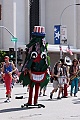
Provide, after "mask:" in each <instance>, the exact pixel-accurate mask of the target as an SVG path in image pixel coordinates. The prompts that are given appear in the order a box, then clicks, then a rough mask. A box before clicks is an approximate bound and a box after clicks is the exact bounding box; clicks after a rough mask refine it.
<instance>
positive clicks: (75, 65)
mask: <svg viewBox="0 0 80 120" xmlns="http://www.w3.org/2000/svg"><path fill="white" fill-rule="evenodd" d="M78 70H79V67H78V60H77V59H74V60H73V61H72V66H71V67H70V76H71V77H70V78H71V79H70V80H71V93H70V95H71V96H72V93H73V88H74V87H75V89H74V97H77V96H76V93H77V92H78V78H77V76H76V75H77V74H76V73H77V72H78Z"/></svg>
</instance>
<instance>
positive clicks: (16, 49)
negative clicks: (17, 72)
mask: <svg viewBox="0 0 80 120" xmlns="http://www.w3.org/2000/svg"><path fill="white" fill-rule="evenodd" d="M0 28H4V29H5V30H7V32H8V33H9V34H10V35H11V36H12V37H13V38H15V36H14V35H13V34H12V33H11V32H10V31H9V29H7V28H6V27H5V26H0ZM15 58H16V60H15V64H16V67H17V41H15Z"/></svg>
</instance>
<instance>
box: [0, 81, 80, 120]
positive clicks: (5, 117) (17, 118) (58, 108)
mask: <svg viewBox="0 0 80 120" xmlns="http://www.w3.org/2000/svg"><path fill="white" fill-rule="evenodd" d="M51 90H52V83H49V84H48V86H47V90H46V95H47V96H43V95H41V96H40V97H39V98H38V103H41V104H43V105H45V108H37V107H30V108H21V105H22V104H24V103H26V102H27V101H28V92H27V88H26V87H24V88H23V87H22V85H19V84H17V85H15V86H14V88H13V89H12V98H11V102H10V103H4V100H5V99H6V97H5V87H4V86H3V85H0V120H34V119H35V120H80V91H79V92H78V94H77V97H71V96H70V87H69V88H68V98H62V99H61V100H57V99H56V98H57V93H54V96H53V99H52V100H51V99H50V98H49V94H50V91H51ZM16 96H17V97H20V96H23V99H15V97H16Z"/></svg>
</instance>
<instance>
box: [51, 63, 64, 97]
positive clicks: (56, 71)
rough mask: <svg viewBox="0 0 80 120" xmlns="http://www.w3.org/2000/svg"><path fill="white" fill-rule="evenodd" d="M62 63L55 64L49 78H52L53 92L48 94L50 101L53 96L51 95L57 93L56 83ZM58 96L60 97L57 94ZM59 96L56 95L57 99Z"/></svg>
mask: <svg viewBox="0 0 80 120" xmlns="http://www.w3.org/2000/svg"><path fill="white" fill-rule="evenodd" d="M61 65H62V63H61V61H59V62H57V63H56V64H55V66H54V67H53V69H52V73H51V76H52V78H53V90H52V92H51V93H50V98H51V99H52V96H53V93H54V92H57V90H58V86H59V82H58V77H59V68H60V67H61ZM59 95H60V92H59ZM59 95H58V98H59Z"/></svg>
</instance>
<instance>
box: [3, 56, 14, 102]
mask: <svg viewBox="0 0 80 120" xmlns="http://www.w3.org/2000/svg"><path fill="white" fill-rule="evenodd" d="M4 60H5V63H4V64H3V68H2V72H3V77H4V82H5V87H6V95H7V97H8V98H7V100H6V101H4V102H10V96H11V83H12V73H13V72H15V71H16V67H15V66H14V64H13V63H12V62H9V57H8V56H5V58H4Z"/></svg>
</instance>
